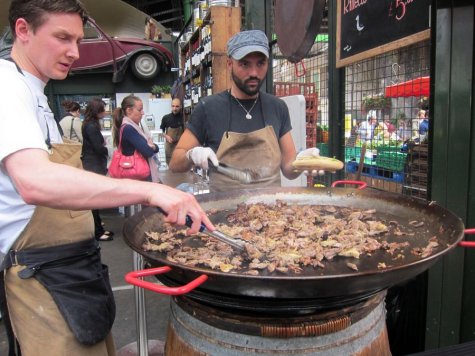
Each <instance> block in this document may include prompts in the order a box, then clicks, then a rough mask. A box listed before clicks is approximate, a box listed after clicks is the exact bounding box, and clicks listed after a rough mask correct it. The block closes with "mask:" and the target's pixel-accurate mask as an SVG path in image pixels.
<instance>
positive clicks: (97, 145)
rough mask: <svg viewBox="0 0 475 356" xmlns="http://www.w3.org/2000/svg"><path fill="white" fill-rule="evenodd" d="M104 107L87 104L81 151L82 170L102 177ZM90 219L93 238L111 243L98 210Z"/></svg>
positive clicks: (104, 168)
mask: <svg viewBox="0 0 475 356" xmlns="http://www.w3.org/2000/svg"><path fill="white" fill-rule="evenodd" d="M105 106H106V104H105V103H104V102H103V101H102V100H101V99H92V100H91V101H89V103H88V104H87V106H86V110H85V112H84V116H85V117H84V121H83V123H82V136H83V138H84V141H83V143H82V151H81V160H82V166H83V168H84V169H85V170H86V171H90V172H94V173H97V174H101V175H104V176H105V175H106V174H107V159H108V158H109V151H108V150H107V147H106V145H105V140H104V136H102V133H101V124H100V123H99V121H100V120H102V119H103V118H104V116H105V112H106V110H105ZM92 217H93V218H94V237H95V238H96V240H98V241H111V240H112V239H113V235H114V233H113V232H112V231H107V230H105V229H104V226H103V225H102V219H101V215H100V211H99V209H92Z"/></svg>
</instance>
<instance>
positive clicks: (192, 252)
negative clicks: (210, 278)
mask: <svg viewBox="0 0 475 356" xmlns="http://www.w3.org/2000/svg"><path fill="white" fill-rule="evenodd" d="M213 213H216V211H213ZM421 223H422V224H421ZM215 225H216V227H217V228H218V229H219V230H221V231H223V232H224V233H226V234H228V235H231V236H236V237H239V238H241V239H242V240H243V241H245V242H246V252H245V253H243V254H241V255H240V254H237V253H236V252H235V251H234V250H233V249H232V248H231V247H230V246H228V245H226V244H224V243H222V242H219V241H216V240H215V239H213V238H210V237H207V236H205V235H202V234H199V235H197V236H196V237H193V238H195V239H197V240H198V242H200V243H198V244H197V245H196V247H193V248H192V247H190V246H185V245H184V244H183V238H184V236H185V234H184V230H183V231H182V230H179V229H176V228H175V227H172V226H171V225H170V224H164V225H163V229H162V231H160V232H149V233H147V238H146V241H145V242H144V244H143V248H144V250H147V251H159V252H162V253H166V254H167V259H168V260H169V261H172V262H176V263H180V264H183V265H188V266H206V267H209V268H212V269H215V270H219V271H222V272H231V273H233V272H237V271H239V272H240V273H246V274H249V275H259V274H260V273H273V272H279V273H284V274H290V273H294V274H298V273H301V272H302V270H303V268H307V267H310V268H318V269H321V268H325V265H326V264H328V263H331V261H332V260H333V259H336V258H346V259H349V261H348V262H347V263H346V265H347V266H348V268H349V269H351V270H354V271H358V267H357V265H356V264H354V263H353V262H351V260H354V259H360V258H362V256H372V255H373V254H374V253H376V252H377V251H381V252H380V253H387V254H388V255H391V256H393V257H392V259H394V260H396V259H401V258H403V252H404V251H407V250H408V248H409V246H410V244H409V242H408V241H399V240H402V237H403V236H404V237H410V236H413V235H414V233H413V231H412V230H410V228H411V227H415V228H419V227H421V226H423V225H424V223H423V222H415V221H413V222H411V224H410V225H409V227H408V228H409V230H407V231H405V230H404V228H403V226H401V225H400V224H398V222H397V221H394V218H393V219H388V220H387V221H383V220H378V219H377V218H376V210H374V209H370V210H364V209H355V208H348V207H340V206H332V205H298V204H288V203H286V202H284V201H279V200H278V201H276V203H275V204H273V205H269V204H264V203H255V204H244V203H242V204H239V205H238V207H237V209H236V210H235V211H233V212H231V213H229V214H228V215H227V223H226V224H215ZM388 233H391V234H392V236H395V237H397V238H398V242H388V241H387V240H386V239H385V236H386V235H387V234H388ZM438 245H439V244H438V242H437V238H435V237H434V238H433V239H431V241H430V242H429V244H428V245H427V246H424V247H418V248H417V247H416V248H413V249H412V253H413V254H415V255H417V256H420V257H422V258H423V257H426V256H428V255H430V254H431V253H432V252H433V250H434V249H435V248H437V247H438ZM401 256H402V257H401ZM359 266H360V267H361V266H362V265H361V264H360V265H359ZM377 267H378V268H382V269H384V268H387V267H386V264H385V263H384V262H379V263H378V266H377Z"/></svg>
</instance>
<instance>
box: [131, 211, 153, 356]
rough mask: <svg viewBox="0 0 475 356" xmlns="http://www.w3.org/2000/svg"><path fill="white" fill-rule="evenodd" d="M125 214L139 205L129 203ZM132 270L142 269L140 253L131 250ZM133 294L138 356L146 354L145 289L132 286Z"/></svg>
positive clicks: (142, 263) (146, 355)
mask: <svg viewBox="0 0 475 356" xmlns="http://www.w3.org/2000/svg"><path fill="white" fill-rule="evenodd" d="M128 208H129V211H128V214H127V216H132V215H134V214H135V213H137V212H139V211H140V210H141V206H140V205H131V206H129V207H128ZM133 259H134V271H138V270H142V269H144V261H143V258H142V255H140V254H139V253H137V252H135V251H134V252H133ZM134 296H135V323H136V329H137V353H138V355H139V356H148V336H147V316H146V315H147V314H146V306H145V291H144V289H143V288H140V287H137V286H134Z"/></svg>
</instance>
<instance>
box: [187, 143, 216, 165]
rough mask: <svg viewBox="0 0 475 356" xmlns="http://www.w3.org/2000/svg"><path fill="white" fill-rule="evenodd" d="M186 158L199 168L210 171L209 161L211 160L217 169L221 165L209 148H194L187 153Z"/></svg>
mask: <svg viewBox="0 0 475 356" xmlns="http://www.w3.org/2000/svg"><path fill="white" fill-rule="evenodd" d="M186 158H188V160H189V161H191V162H193V164H194V165H195V166H197V167H201V168H203V169H208V160H210V161H211V162H212V163H213V164H214V165H215V166H216V167H217V166H218V164H219V161H218V157H216V153H214V151H213V150H212V149H211V148H209V147H199V146H197V147H193V148H192V149H190V150H188V151H187V152H186Z"/></svg>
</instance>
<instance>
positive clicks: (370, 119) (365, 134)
mask: <svg viewBox="0 0 475 356" xmlns="http://www.w3.org/2000/svg"><path fill="white" fill-rule="evenodd" d="M377 124H378V118H377V116H376V111H374V110H370V112H369V113H368V116H367V120H366V121H363V122H362V123H361V125H360V127H359V128H358V134H359V136H360V139H361V141H363V142H367V141H371V140H372V139H373V134H374V128H375V127H376V125H377Z"/></svg>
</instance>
